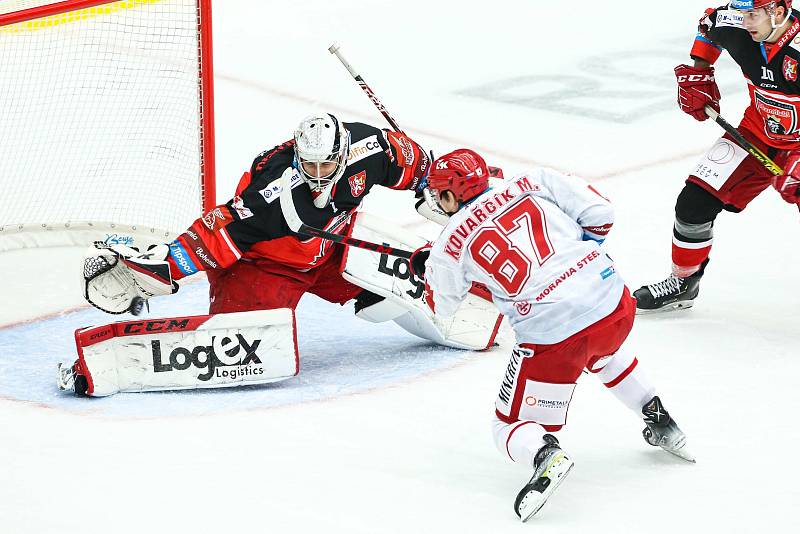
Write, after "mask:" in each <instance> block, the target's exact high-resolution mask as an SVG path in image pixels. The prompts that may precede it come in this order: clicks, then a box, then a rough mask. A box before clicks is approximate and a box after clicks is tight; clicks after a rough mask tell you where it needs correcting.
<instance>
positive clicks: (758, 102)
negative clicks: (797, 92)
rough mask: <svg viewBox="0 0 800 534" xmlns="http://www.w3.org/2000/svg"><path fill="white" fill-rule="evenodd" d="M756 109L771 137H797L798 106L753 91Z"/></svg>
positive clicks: (766, 131) (765, 130)
mask: <svg viewBox="0 0 800 534" xmlns="http://www.w3.org/2000/svg"><path fill="white" fill-rule="evenodd" d="M753 103H754V104H755V108H756V111H758V114H759V115H761V118H762V119H763V120H764V132H765V133H766V134H767V137H769V138H770V139H780V140H787V139H795V138H796V137H797V135H796V134H797V122H798V121H797V108H796V107H795V106H794V105H792V104H791V103H789V102H781V101H779V100H776V99H774V98H769V97H768V96H766V95H764V94H762V93H760V92H758V91H754V92H753Z"/></svg>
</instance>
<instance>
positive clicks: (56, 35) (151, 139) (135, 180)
mask: <svg viewBox="0 0 800 534" xmlns="http://www.w3.org/2000/svg"><path fill="white" fill-rule="evenodd" d="M48 3H50V2H41V1H39V2H34V1H23V0H0V14H2V13H10V12H13V11H16V10H19V9H27V8H30V7H39V6H41V5H45V4H48ZM198 50H199V44H198V8H197V2H196V1H195V0H127V1H121V2H110V3H106V4H103V5H99V6H95V7H89V8H84V9H77V10H73V11H68V12H65V13H61V14H58V15H51V16H47V17H44V18H38V19H34V20H30V21H25V22H19V23H15V24H6V25H2V23H1V22H0V94H2V95H3V96H2V98H0V190H2V199H3V200H2V207H0V238H2V236H3V235H4V234H5V235H9V234H11V233H17V234H18V233H21V232H31V231H33V232H36V231H42V229H51V228H52V229H60V228H64V227H66V226H68V227H73V228H75V227H82V226H85V225H86V224H87V223H88V224H89V225H90V226H91V225H96V224H98V223H113V224H115V225H118V227H119V228H123V227H126V226H136V227H137V228H145V227H148V228H157V229H160V230H165V231H169V232H178V231H180V230H182V229H184V228H185V227H186V226H188V225H189V224H190V223H191V221H192V220H194V219H195V218H196V217H197V216H198V215H199V214H200V213H201V211H202V194H203V190H202V185H201V182H202V180H201V162H202V151H201V138H202V135H201V122H200V113H201V102H200V98H201V97H200V90H199V85H198V83H199V51H198ZM0 249H2V246H1V245H0Z"/></svg>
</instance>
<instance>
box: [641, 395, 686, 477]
mask: <svg viewBox="0 0 800 534" xmlns="http://www.w3.org/2000/svg"><path fill="white" fill-rule="evenodd" d="M642 415H644V422H645V424H646V425H647V426H646V427H645V429H644V430H642V435H643V436H644V440H645V441H646V442H647V443H649V444H650V445H652V446H654V447H661V448H662V449H664V450H665V451H667V452H668V453H670V454H674V455H675V456H677V457H678V458H682V459H684V460H686V461H687V462H692V463H695V459H694V456H692V454H691V453H689V451H688V450H687V449H686V435H685V434H684V433H683V432H682V431H681V429H680V428H678V425H677V424H676V423H675V420H674V419H672V417H670V415H669V413H668V412H667V410H666V409H664V405H663V404H661V399H659V398H658V396H655V397H653V398H652V399H650V402H648V403H647V404H645V405H644V406H643V407H642Z"/></svg>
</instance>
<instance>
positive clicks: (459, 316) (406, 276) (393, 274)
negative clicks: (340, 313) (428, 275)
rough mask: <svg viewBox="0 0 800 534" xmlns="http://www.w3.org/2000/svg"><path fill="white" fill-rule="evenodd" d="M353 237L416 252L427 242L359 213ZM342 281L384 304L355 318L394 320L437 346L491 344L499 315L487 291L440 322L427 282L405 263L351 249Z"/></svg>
mask: <svg viewBox="0 0 800 534" xmlns="http://www.w3.org/2000/svg"><path fill="white" fill-rule="evenodd" d="M351 235H352V237H356V238H358V239H363V240H365V241H369V242H372V243H384V244H386V245H390V246H392V247H396V248H399V249H406V250H414V249H416V248H418V247H420V246H422V245H424V244H425V243H426V242H427V241H426V240H425V239H423V238H422V237H419V236H418V235H415V234H413V233H411V232H409V231H408V230H405V229H403V228H401V227H398V226H397V225H396V224H393V223H391V222H389V221H387V220H385V219H381V218H380V217H377V216H375V215H373V214H371V213H363V212H361V213H357V214H356V215H355V220H354V221H353V223H352V233H351ZM342 277H343V278H344V279H345V280H347V281H349V282H351V283H353V284H355V285H357V286H359V287H363V288H364V289H366V290H368V291H371V292H372V293H375V294H377V295H380V296H382V297H384V300H383V301H381V302H378V303H377V304H373V305H372V306H369V307H367V308H364V309H363V310H362V311H360V312H359V313H358V314H357V315H358V317H361V318H362V319H366V320H368V321H372V322H382V321H386V320H394V322H396V323H397V324H398V325H400V326H401V327H402V328H403V329H405V330H406V331H408V332H410V333H412V334H414V335H416V336H419V337H421V338H423V339H429V340H431V341H434V342H436V343H439V344H440V345H445V346H448V347H455V348H459V349H469V350H483V349H487V348H489V347H491V346H492V345H493V344H494V340H495V337H496V335H497V331H498V329H499V328H500V322H501V321H502V318H503V316H502V315H500V312H498V311H497V307H495V305H494V304H493V303H492V301H491V299H490V297H489V295H488V292H486V291H479V290H477V289H476V290H474V291H470V294H469V295H467V298H466V299H465V300H464V302H462V303H461V307H460V308H459V309H458V311H457V312H456V313H455V315H453V316H452V317H446V318H445V317H440V316H438V315H436V314H435V313H434V312H433V311H432V310H431V308H430V306H428V303H427V301H426V291H425V282H424V281H423V280H420V279H419V278H417V277H416V276H415V275H414V274H413V273H412V272H411V268H410V266H409V262H408V260H407V259H405V258H400V257H394V256H389V255H387V254H381V253H379V252H374V251H371V250H365V249H361V248H355V247H349V248H348V250H347V256H346V258H345V260H344V266H343V271H342Z"/></svg>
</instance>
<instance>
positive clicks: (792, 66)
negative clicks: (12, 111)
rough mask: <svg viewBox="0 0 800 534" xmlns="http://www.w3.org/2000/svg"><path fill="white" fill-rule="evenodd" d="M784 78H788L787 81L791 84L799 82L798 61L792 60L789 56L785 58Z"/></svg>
mask: <svg viewBox="0 0 800 534" xmlns="http://www.w3.org/2000/svg"><path fill="white" fill-rule="evenodd" d="M783 77H784V78H786V81H789V82H796V81H797V60H796V59H792V58H790V57H789V56H784V58H783Z"/></svg>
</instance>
